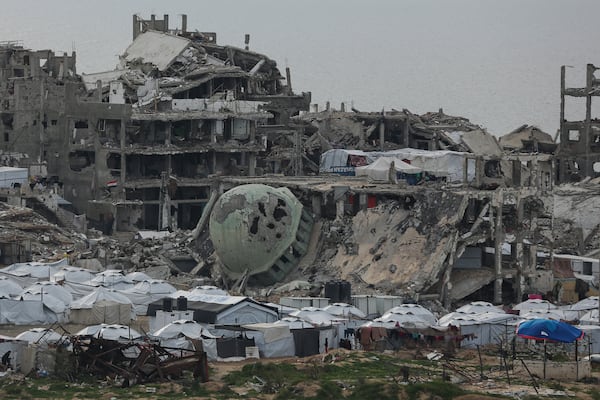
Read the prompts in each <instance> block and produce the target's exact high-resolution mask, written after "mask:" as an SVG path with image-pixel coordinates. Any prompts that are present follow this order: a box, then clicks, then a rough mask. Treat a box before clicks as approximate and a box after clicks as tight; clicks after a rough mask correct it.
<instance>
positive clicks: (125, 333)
mask: <svg viewBox="0 0 600 400" xmlns="http://www.w3.org/2000/svg"><path fill="white" fill-rule="evenodd" d="M95 336H97V337H100V338H104V339H109V340H118V341H121V340H131V339H136V338H139V337H141V336H142V335H141V333H139V332H138V331H136V330H135V329H132V328H131V327H129V326H127V325H118V324H110V325H102V326H101V327H100V329H99V330H98V332H97V333H96V335H95Z"/></svg>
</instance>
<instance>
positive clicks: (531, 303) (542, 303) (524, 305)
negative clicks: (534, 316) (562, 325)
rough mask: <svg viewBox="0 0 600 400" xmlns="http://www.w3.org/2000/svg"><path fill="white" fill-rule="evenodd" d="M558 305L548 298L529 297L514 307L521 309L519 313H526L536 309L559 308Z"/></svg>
mask: <svg viewBox="0 0 600 400" xmlns="http://www.w3.org/2000/svg"><path fill="white" fill-rule="evenodd" d="M557 309H558V306H557V305H555V304H552V303H550V302H549V301H548V300H541V299H528V300H525V301H523V302H521V303H519V304H517V305H516V306H514V307H513V310H516V311H519V314H525V313H527V312H529V311H534V310H545V311H547V310H557Z"/></svg>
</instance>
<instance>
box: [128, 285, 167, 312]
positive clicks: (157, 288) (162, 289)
mask: <svg viewBox="0 0 600 400" xmlns="http://www.w3.org/2000/svg"><path fill="white" fill-rule="evenodd" d="M176 291H177V289H175V288H174V287H173V285H171V284H170V283H168V282H166V281H164V280H161V279H152V280H149V281H144V282H139V283H138V284H136V285H135V286H134V287H132V288H130V289H125V290H120V293H122V294H124V295H125V296H127V297H128V298H129V300H131V302H132V303H133V304H134V310H135V313H136V314H137V315H145V314H146V311H147V309H148V304H150V303H152V302H154V301H157V300H160V299H163V298H165V297H169V296H170V295H171V294H172V293H174V292H176Z"/></svg>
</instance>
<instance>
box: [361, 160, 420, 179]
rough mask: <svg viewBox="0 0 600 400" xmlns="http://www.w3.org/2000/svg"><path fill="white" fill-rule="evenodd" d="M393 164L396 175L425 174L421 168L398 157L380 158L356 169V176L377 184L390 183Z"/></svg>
mask: <svg viewBox="0 0 600 400" xmlns="http://www.w3.org/2000/svg"><path fill="white" fill-rule="evenodd" d="M392 163H394V174H397V173H404V174H408V175H413V174H419V173H421V172H423V170H422V169H421V168H419V167H415V166H414V165H410V164H408V163H406V162H404V161H402V160H401V159H399V158H397V157H379V158H378V159H377V160H375V161H374V162H372V163H371V164H369V165H365V166H362V167H356V168H355V170H354V171H355V172H354V174H355V175H356V176H366V177H367V178H369V179H370V180H372V181H376V182H389V181H390V169H391V165H392Z"/></svg>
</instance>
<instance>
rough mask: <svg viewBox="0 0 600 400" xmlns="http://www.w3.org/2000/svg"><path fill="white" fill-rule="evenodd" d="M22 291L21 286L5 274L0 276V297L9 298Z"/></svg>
mask: <svg viewBox="0 0 600 400" xmlns="http://www.w3.org/2000/svg"><path fill="white" fill-rule="evenodd" d="M22 291H23V288H22V287H21V286H20V285H19V284H18V283H17V282H15V281H14V280H12V279H10V278H9V277H7V276H0V298H10V297H12V296H16V295H18V294H20V293H21V292H22Z"/></svg>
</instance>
